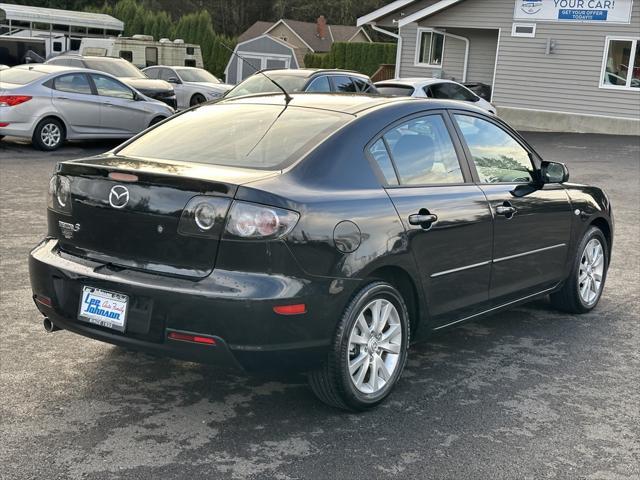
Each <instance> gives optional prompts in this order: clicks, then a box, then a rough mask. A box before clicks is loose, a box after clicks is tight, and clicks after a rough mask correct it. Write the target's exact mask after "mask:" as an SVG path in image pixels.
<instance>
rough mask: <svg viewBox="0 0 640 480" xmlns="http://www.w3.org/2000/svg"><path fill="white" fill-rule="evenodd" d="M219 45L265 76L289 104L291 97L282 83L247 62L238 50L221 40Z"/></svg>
mask: <svg viewBox="0 0 640 480" xmlns="http://www.w3.org/2000/svg"><path fill="white" fill-rule="evenodd" d="M220 45H222V46H223V47H224V48H226V49H227V50H229V51H230V52H231V55H235V56H236V57H238V58H239V59H240V60H242V61H243V62H244V63H246V64H247V65H249V66H250V67H251V68H253V70H254V71H255V72H256V73H259V74H260V75H263V76H264V77H267V80H269V81H270V82H271V83H273V84H274V85H275V86H276V87H278V89H279V90H281V91H282V93H283V94H284V98H285V102H286V104H287V105H289V102H290V101H291V100H293V97H292V96H291V95H290V94H289V92H287V91H286V90H285V89H284V88H283V87H282V85H280V84H279V83H278V82H276V81H275V80H274V79H273V78H271V77H270V76H269V75H267V74H266V73H264V72H263V71H262V70H258V69H257V68H256V67H255V66H254V65H253V64H252V63H251V62H249V60H247V59H246V58H244V57H243V56H242V55H240V54H239V53H238V52H236V51H235V50H232V49H231V47H229V46H228V45H226V44H224V43H223V42H220Z"/></svg>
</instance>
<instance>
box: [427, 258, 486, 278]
mask: <svg viewBox="0 0 640 480" xmlns="http://www.w3.org/2000/svg"><path fill="white" fill-rule="evenodd" d="M490 263H491V260H487V261H486V262H480V263H474V264H473V265H467V266H466V267H458V268H452V269H451V270H443V271H442V272H436V273H433V274H432V275H431V278H436V277H441V276H442V275H449V274H450V273H456V272H461V271H463V270H469V269H470V268H476V267H482V266H484V265H489V264H490Z"/></svg>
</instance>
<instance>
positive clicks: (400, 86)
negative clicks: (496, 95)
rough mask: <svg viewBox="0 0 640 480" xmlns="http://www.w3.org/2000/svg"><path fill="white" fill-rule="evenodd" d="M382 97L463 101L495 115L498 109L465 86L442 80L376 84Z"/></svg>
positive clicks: (398, 81) (419, 79)
mask: <svg viewBox="0 0 640 480" xmlns="http://www.w3.org/2000/svg"><path fill="white" fill-rule="evenodd" d="M375 85H376V88H377V89H378V92H379V93H380V95H399V96H405V97H418V98H436V99H439V100H461V101H463V102H470V103H473V104H475V105H476V106H477V107H480V108H482V109H483V110H486V111H487V112H489V113H491V114H493V115H495V114H496V109H495V107H494V106H493V105H491V103H489V102H487V101H486V100H485V99H484V98H481V97H479V96H478V95H476V94H475V93H473V92H472V91H471V90H469V89H468V88H467V87H465V86H464V85H460V84H459V83H457V82H454V81H453V80H442V79H440V78H397V79H394V80H384V81H382V82H376V84H375Z"/></svg>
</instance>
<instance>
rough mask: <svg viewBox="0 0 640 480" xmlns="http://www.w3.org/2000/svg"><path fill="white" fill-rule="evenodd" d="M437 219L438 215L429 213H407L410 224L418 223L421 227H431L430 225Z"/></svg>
mask: <svg viewBox="0 0 640 480" xmlns="http://www.w3.org/2000/svg"><path fill="white" fill-rule="evenodd" d="M437 221H438V216H437V215H433V214H431V213H414V214H413V215H409V223H410V224H411V225H420V226H421V227H422V228H431V225H432V224H433V223H435V222H437Z"/></svg>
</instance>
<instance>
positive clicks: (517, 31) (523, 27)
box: [511, 23, 536, 38]
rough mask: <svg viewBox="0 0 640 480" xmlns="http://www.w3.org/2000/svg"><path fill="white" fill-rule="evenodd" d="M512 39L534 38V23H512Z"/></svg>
mask: <svg viewBox="0 0 640 480" xmlns="http://www.w3.org/2000/svg"><path fill="white" fill-rule="evenodd" d="M511 36H512V37H529V38H534V37H535V36H536V24H535V23H514V24H513V26H512V27H511Z"/></svg>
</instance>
